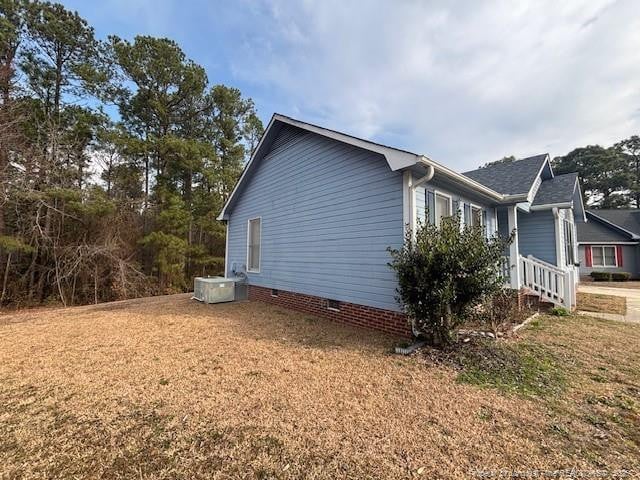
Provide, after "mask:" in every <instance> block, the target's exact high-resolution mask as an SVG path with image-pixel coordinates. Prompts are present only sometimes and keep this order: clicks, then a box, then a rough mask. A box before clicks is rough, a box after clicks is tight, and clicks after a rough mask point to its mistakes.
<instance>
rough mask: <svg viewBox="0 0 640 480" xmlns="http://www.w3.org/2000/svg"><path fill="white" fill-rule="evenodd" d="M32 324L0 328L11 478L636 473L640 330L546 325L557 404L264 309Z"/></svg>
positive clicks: (185, 301) (164, 305)
mask: <svg viewBox="0 0 640 480" xmlns="http://www.w3.org/2000/svg"><path fill="white" fill-rule="evenodd" d="M20 315H21V314H18V316H20ZM28 315H29V318H28V319H24V318H22V319H21V320H19V322H18V323H15V322H14V321H9V322H7V323H6V324H4V325H2V326H0V342H1V344H2V345H3V348H2V349H0V405H2V409H0V476H6V477H7V478H74V477H90V478H145V479H147V478H150V479H161V478H221V479H222V478H224V479H227V478H291V479H294V478H295V479H297V478H327V479H329V478H331V479H333V478H354V479H355V478H358V479H359V478H411V477H415V476H418V475H422V476H423V478H445V479H454V478H469V476H470V475H471V473H470V472H473V471H476V470H477V469H501V468H509V469H512V468H516V469H519V470H532V469H556V468H567V467H569V468H570V467H575V468H577V469H581V470H594V469H598V470H601V469H618V468H635V469H638V468H640V465H638V463H639V460H638V459H640V447H639V446H638V438H637V431H638V428H637V426H638V408H639V407H638V405H639V403H640V397H639V395H640V384H639V381H638V378H639V374H640V372H639V371H638V370H639V369H640V329H639V328H638V327H637V326H633V325H625V324H620V325H618V324H614V323H610V322H605V321H602V322H600V321H598V320H592V319H589V318H586V317H580V318H579V319H577V318H573V317H569V318H567V319H555V318H550V317H545V318H544V319H542V320H540V321H538V320H537V319H536V321H534V322H533V323H532V325H530V326H528V327H527V329H526V330H525V332H524V333H522V334H520V335H521V336H522V337H523V340H524V341H525V342H529V343H531V344H534V345H536V347H535V348H538V347H537V346H541V347H540V348H542V349H544V350H543V351H544V353H545V355H547V354H548V355H549V356H550V357H549V358H552V359H553V361H554V362H558V365H559V368H560V369H562V371H564V370H563V369H564V368H565V367H566V365H567V363H565V360H564V359H571V365H574V366H573V367H572V368H573V370H571V374H570V375H567V376H566V377H565V380H566V384H565V386H564V387H563V390H562V393H561V394H559V395H538V394H537V393H535V395H534V396H533V397H527V396H523V395H520V394H513V393H508V392H507V393H505V392H506V391H503V390H501V389H499V388H495V387H494V386H492V385H488V384H487V385H480V386H479V384H469V383H462V382H461V381H460V380H459V378H458V377H459V374H460V370H459V369H457V368H453V367H452V366H449V365H443V364H442V363H436V362H425V360H424V357H420V356H412V357H400V356H396V355H392V354H391V353H390V352H391V349H392V347H393V345H394V344H395V343H396V341H397V339H395V338H391V337H387V336H384V335H381V334H377V333H375V332H370V331H367V330H361V329H356V328H350V327H346V326H341V325H337V324H333V323H331V322H328V321H325V320H321V319H317V318H315V317H311V316H308V315H302V314H299V313H294V312H291V311H287V310H284V309H281V308H278V307H273V306H267V305H263V304H259V303H251V302H250V303H234V304H224V305H203V304H200V303H197V302H195V301H190V300H189V298H188V296H174V297H157V298H153V299H145V300H144V301H142V302H140V303H137V302H132V303H130V304H129V306H128V308H121V307H119V306H118V307H117V308H110V307H109V306H108V305H103V306H98V307H81V308H72V309H56V310H50V311H40V312H38V313H37V314H34V313H33V312H32V313H29V314H28ZM621 339H623V340H624V341H621ZM536 352H538V350H532V354H534V353H536ZM511 360H512V357H511V356H508V357H506V358H505V361H509V362H511ZM492 362H493V361H492ZM476 383H478V382H476ZM634 432H635V433H634Z"/></svg>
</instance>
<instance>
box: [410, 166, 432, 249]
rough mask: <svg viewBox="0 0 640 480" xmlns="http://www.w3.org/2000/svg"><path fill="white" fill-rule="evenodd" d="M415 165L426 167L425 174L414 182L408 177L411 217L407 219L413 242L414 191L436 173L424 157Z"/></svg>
mask: <svg viewBox="0 0 640 480" xmlns="http://www.w3.org/2000/svg"><path fill="white" fill-rule="evenodd" d="M416 163H419V164H421V165H423V166H424V167H426V169H427V174H426V175H424V176H423V177H420V178H419V179H418V180H415V181H414V180H413V175H410V180H409V212H410V215H411V216H410V217H409V228H410V229H411V236H412V238H413V239H414V240H415V235H416V220H417V211H416V189H417V188H418V187H419V186H420V185H422V184H423V183H426V182H428V181H429V180H431V179H432V178H433V175H434V174H435V172H436V170H435V168H434V167H433V165H432V164H431V163H430V162H429V161H428V160H427V158H426V157H424V156H422V157H420V158H419V159H418V161H417V162H416Z"/></svg>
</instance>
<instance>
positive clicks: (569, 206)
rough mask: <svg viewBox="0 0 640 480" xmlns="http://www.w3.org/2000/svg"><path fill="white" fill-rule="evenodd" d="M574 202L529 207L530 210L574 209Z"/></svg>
mask: <svg viewBox="0 0 640 480" xmlns="http://www.w3.org/2000/svg"><path fill="white" fill-rule="evenodd" d="M572 207H573V202H562V203H547V204H544V205H532V206H531V207H529V209H530V210H533V211H536V210H549V209H552V208H572Z"/></svg>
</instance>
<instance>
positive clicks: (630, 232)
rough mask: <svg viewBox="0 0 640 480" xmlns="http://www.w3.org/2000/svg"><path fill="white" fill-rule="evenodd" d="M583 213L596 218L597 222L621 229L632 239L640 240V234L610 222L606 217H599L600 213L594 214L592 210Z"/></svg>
mask: <svg viewBox="0 0 640 480" xmlns="http://www.w3.org/2000/svg"><path fill="white" fill-rule="evenodd" d="M585 213H587V215H588V216H591V217H593V218H594V219H596V220H597V221H599V222H601V223H605V224H607V225H609V226H611V227H613V228H615V229H617V230H619V231H621V232H623V233H625V234H627V235H629V236H630V237H631V239H632V240H640V235H636V234H635V233H633V232H632V231H630V230H627V229H626V228H624V227H621V226H620V225H618V224H616V223H613V222H611V221H609V220H607V219H606V218H603V217H601V216H600V215H596V214H595V213H593V212H585Z"/></svg>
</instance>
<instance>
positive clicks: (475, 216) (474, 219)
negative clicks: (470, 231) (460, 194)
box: [471, 205, 483, 227]
mask: <svg viewBox="0 0 640 480" xmlns="http://www.w3.org/2000/svg"><path fill="white" fill-rule="evenodd" d="M471 225H472V226H474V227H480V226H482V225H483V213H482V209H481V208H480V207H474V206H473V205H471Z"/></svg>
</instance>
